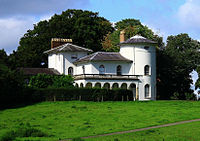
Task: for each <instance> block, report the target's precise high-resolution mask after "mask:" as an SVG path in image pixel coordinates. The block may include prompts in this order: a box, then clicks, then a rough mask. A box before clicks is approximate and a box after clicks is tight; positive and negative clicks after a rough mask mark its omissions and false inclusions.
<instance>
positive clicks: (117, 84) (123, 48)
mask: <svg viewBox="0 0 200 141" xmlns="http://www.w3.org/2000/svg"><path fill="white" fill-rule="evenodd" d="M71 42H72V41H71V39H57V38H56V39H55V38H54V39H52V42H51V43H52V45H51V49H50V50H47V51H45V52H44V53H47V54H48V68H53V69H55V70H57V71H58V72H59V73H60V74H66V75H68V74H70V75H72V76H73V77H74V83H75V86H77V87H100V88H107V89H112V88H124V89H131V90H132V91H133V95H134V99H138V100H156V48H155V45H156V42H154V41H151V40H148V39H146V38H144V37H142V36H139V35H136V36H134V37H131V38H130V39H128V40H126V41H125V40H124V32H121V33H120V52H95V53H92V52H93V51H92V50H90V49H87V48H83V47H80V46H77V45H74V44H72V43H71ZM91 53H92V54H91Z"/></svg>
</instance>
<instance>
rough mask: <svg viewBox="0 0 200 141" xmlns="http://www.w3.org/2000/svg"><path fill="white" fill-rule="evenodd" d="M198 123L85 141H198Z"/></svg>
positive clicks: (199, 126)
mask: <svg viewBox="0 0 200 141" xmlns="http://www.w3.org/2000/svg"><path fill="white" fill-rule="evenodd" d="M199 129H200V122H193V123H185V124H181V125H176V126H170V127H162V128H157V129H150V130H146V131H139V132H135V133H127V134H121V135H113V136H105V137H98V138H91V139H84V140H85V141H115V140H117V141H199V140H200V130H199Z"/></svg>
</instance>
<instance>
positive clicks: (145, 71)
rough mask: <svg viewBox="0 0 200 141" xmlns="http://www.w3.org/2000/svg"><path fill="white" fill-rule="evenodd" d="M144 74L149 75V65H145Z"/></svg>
mask: <svg viewBox="0 0 200 141" xmlns="http://www.w3.org/2000/svg"><path fill="white" fill-rule="evenodd" d="M144 75H149V65H146V66H145V67H144Z"/></svg>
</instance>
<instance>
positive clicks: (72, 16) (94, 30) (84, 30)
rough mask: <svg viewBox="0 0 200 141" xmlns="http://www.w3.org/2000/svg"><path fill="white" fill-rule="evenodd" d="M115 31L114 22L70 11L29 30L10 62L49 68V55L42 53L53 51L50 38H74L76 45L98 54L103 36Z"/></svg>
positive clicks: (87, 12) (17, 64)
mask: <svg viewBox="0 0 200 141" xmlns="http://www.w3.org/2000/svg"><path fill="white" fill-rule="evenodd" d="M112 31H113V27H112V26H111V23H110V22H109V21H108V20H106V19H105V18H103V17H99V16H98V13H93V12H90V11H83V10H75V9H69V10H67V11H64V12H62V14H61V15H57V14H55V15H54V16H52V17H51V19H50V20H48V21H46V20H44V21H40V22H39V23H37V24H35V25H34V29H33V30H28V31H27V33H25V34H24V36H23V37H22V38H21V39H20V45H19V47H18V49H17V51H16V52H13V54H12V55H11V61H12V62H13V63H12V64H16V67H46V66H47V55H45V54H43V52H44V51H46V50H48V49H50V42H51V38H71V39H72V40H73V43H74V44H76V45H80V46H83V47H86V48H90V49H92V50H94V51H99V50H101V41H102V40H103V37H104V36H105V35H106V34H107V33H109V32H112ZM42 62H44V63H45V65H44V66H43V65H42V64H41V63H42Z"/></svg>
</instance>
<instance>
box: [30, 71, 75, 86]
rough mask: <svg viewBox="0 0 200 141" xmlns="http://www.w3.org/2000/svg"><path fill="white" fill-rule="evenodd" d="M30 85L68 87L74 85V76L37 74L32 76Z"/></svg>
mask: <svg viewBox="0 0 200 141" xmlns="http://www.w3.org/2000/svg"><path fill="white" fill-rule="evenodd" d="M28 86H29V87H31V88H47V87H52V88H66V87H73V78H72V76H70V75H47V74H37V75H35V76H32V77H31V78H30V81H29V84H28Z"/></svg>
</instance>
